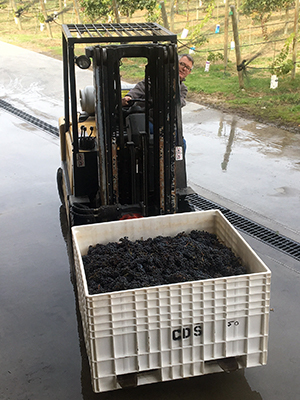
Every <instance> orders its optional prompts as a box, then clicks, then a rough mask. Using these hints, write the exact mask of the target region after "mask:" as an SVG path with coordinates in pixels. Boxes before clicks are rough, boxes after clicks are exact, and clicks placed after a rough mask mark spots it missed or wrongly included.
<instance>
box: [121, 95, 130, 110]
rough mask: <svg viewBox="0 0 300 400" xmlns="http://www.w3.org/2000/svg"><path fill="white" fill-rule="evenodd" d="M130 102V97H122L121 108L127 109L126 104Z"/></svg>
mask: <svg viewBox="0 0 300 400" xmlns="http://www.w3.org/2000/svg"><path fill="white" fill-rule="evenodd" d="M130 100H131V97H130V96H125V97H123V99H122V106H123V107H128V102H129V101H130Z"/></svg>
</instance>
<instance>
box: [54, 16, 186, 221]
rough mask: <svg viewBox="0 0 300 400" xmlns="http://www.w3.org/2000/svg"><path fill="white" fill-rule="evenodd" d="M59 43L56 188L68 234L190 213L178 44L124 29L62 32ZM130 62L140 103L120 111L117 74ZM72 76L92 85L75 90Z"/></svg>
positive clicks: (141, 28)
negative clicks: (136, 67)
mask: <svg viewBox="0 0 300 400" xmlns="http://www.w3.org/2000/svg"><path fill="white" fill-rule="evenodd" d="M62 38H63V39H62V40H63V82H64V116H63V117H61V118H60V120H59V132H60V149H61V166H60V168H59V169H58V171H57V185H58V192H59V195H60V198H61V201H62V203H63V204H64V205H65V207H66V210H67V215H68V220H69V224H70V226H73V225H84V224H91V223H95V222H103V221H113V220H120V219H126V218H133V217H140V216H141V217H147V216H154V215H161V214H171V213H177V212H185V211H190V207H189V204H188V202H187V201H186V199H185V198H186V195H187V194H188V193H189V192H190V189H189V188H187V182H186V167H185V155H184V149H183V137H182V121H181V107H180V88H179V75H178V55H177V36H176V35H175V34H173V33H171V32H169V31H168V30H167V29H165V28H163V27H162V26H160V25H158V24H156V23H140V24H134V23H132V24H130V23H126V24H85V25H83V24H82V25H63V26H62ZM78 49H79V50H78ZM81 53H84V54H81ZM137 57H138V58H143V59H144V60H145V59H146V63H145V97H144V98H143V99H132V101H131V102H130V104H129V107H126V108H124V107H122V97H123V96H124V94H126V92H124V87H123V86H124V84H123V82H122V81H121V73H120V66H121V64H122V60H123V59H130V58H137ZM78 68H80V69H90V70H92V71H93V72H92V73H93V84H92V85H90V86H86V87H84V88H77V77H76V74H77V73H78V71H79V70H78ZM89 73H91V71H89ZM152 125H153V129H152ZM150 126H151V129H150Z"/></svg>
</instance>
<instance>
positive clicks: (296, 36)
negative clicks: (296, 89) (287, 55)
mask: <svg viewBox="0 0 300 400" xmlns="http://www.w3.org/2000/svg"><path fill="white" fill-rule="evenodd" d="M298 26H299V0H295V20H294V38H293V69H292V76H291V77H292V80H293V79H295V77H296V61H297V39H298Z"/></svg>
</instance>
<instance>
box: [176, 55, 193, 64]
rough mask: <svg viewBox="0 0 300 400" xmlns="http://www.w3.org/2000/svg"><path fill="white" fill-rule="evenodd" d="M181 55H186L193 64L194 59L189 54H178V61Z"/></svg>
mask: <svg viewBox="0 0 300 400" xmlns="http://www.w3.org/2000/svg"><path fill="white" fill-rule="evenodd" d="M182 57H186V58H187V59H188V60H189V61H190V62H191V63H192V64H193V65H194V59H193V57H192V56H191V55H190V54H180V55H179V56H178V61H180V60H181V59H182Z"/></svg>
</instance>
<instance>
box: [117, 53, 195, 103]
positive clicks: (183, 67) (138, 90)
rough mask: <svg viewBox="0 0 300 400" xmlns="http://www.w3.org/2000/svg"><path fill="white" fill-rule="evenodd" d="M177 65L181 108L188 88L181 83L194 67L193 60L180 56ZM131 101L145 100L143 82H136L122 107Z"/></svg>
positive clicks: (124, 99) (123, 101)
mask: <svg viewBox="0 0 300 400" xmlns="http://www.w3.org/2000/svg"><path fill="white" fill-rule="evenodd" d="M178 61H179V65H178V72H179V80H180V102H181V107H184V106H185V105H186V100H185V99H186V96H187V92H188V88H187V87H186V85H185V84H184V83H183V82H184V80H185V78H186V77H187V76H188V75H189V74H190V73H191V72H192V69H193V66H194V59H193V57H192V56H190V55H189V54H181V55H180V56H179V57H178ZM131 99H145V80H144V79H143V80H142V81H141V82H138V83H137V84H136V85H135V87H134V88H132V89H131V90H130V91H129V92H128V94H127V95H126V96H125V97H123V99H122V106H123V107H127V106H128V105H129V104H128V102H130V100H131Z"/></svg>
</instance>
